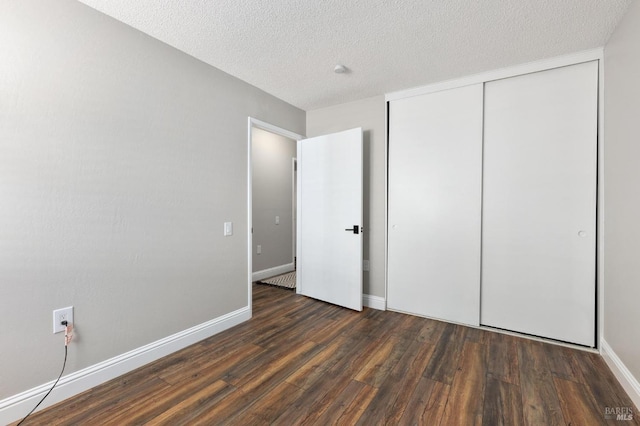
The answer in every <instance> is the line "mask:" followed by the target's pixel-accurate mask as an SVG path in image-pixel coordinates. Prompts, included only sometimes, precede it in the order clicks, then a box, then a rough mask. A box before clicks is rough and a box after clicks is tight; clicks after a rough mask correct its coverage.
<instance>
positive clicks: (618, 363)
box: [600, 339, 640, 417]
mask: <svg viewBox="0 0 640 426" xmlns="http://www.w3.org/2000/svg"><path fill="white" fill-rule="evenodd" d="M600 351H601V353H602V358H604V361H605V362H606V363H607V365H608V366H609V368H610V369H611V371H612V372H613V374H614V375H615V376H616V378H617V379H618V381H619V382H620V384H621V385H622V387H623V388H624V390H625V391H626V392H627V394H629V398H631V400H632V401H633V403H634V404H635V405H636V408H638V409H640V383H639V382H638V379H636V378H635V377H633V374H631V371H629V369H628V368H627V366H626V365H624V363H623V362H622V360H621V359H620V358H618V355H616V353H615V352H614V351H613V349H612V348H611V346H609V344H608V343H607V342H606V341H605V340H604V339H602V340H601V341H600ZM637 415H640V413H637V412H634V417H635V416H637Z"/></svg>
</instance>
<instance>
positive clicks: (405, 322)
mask: <svg viewBox="0 0 640 426" xmlns="http://www.w3.org/2000/svg"><path fill="white" fill-rule="evenodd" d="M253 291H254V293H253V295H254V296H253V297H254V305H253V309H254V316H253V319H251V320H250V321H248V322H246V323H244V324H241V325H239V326H237V327H234V328H233V329H230V330H227V331H225V332H223V333H220V334H218V335H216V336H213V337H211V338H209V339H207V340H204V341H202V342H200V343H197V344H195V345H193V346H190V347H188V348H186V349H184V350H182V351H180V352H177V353H175V354H173V355H170V356H167V357H165V358H162V359H160V360H158V361H156V362H154V363H152V364H149V365H146V366H144V367H142V368H140V369H138V370H135V371H133V372H131V373H129V374H126V375H124V376H122V377H119V378H117V379H114V380H112V381H110V382H108V383H105V384H103V385H101V386H98V387H96V388H94V389H91V390H89V391H87V392H85V393H83V394H80V395H78V396H76V397H74V398H71V399H69V400H67V401H64V402H62V403H60V404H57V405H56V406H53V407H51V408H48V409H46V410H43V411H41V412H38V413H35V414H34V415H32V417H30V418H29V420H28V421H27V422H25V423H24V424H32V425H35V424H47V425H49V424H53V425H125V424H167V425H176V424H177V425H183V424H202V425H219V424H233V425H260V424H278V425H298V424H314V425H315V424H317V425H329V424H343V425H352V424H361V425H378V424H391V425H396V424H398V425H457V424H460V425H476V424H484V425H521V424H528V425H563V424H567V425H569V424H570V425H600V424H611V425H614V424H615V425H619V426H620V425H640V422H639V421H638V417H640V412H638V411H637V409H636V408H633V410H634V416H633V417H634V419H633V420H632V421H616V420H615V419H613V420H608V419H605V408H607V407H633V405H632V402H631V401H630V399H629V398H628V396H627V395H626V394H625V393H624V391H623V390H622V388H621V386H620V385H619V384H618V382H617V381H616V379H615V378H614V376H613V375H612V373H611V372H610V371H609V369H608V368H607V366H606V365H605V363H604V361H603V360H602V358H601V357H600V356H599V355H597V354H593V353H589V352H584V351H579V350H574V349H569V348H565V347H561V346H556V345H551V344H545V343H540V342H537V341H532V340H527V339H523V338H518V337H513V336H509V335H505V334H499V333H493V332H487V331H484V330H477V329H472V328H467V327H462V326H458V325H453V324H447V323H443V322H439V321H433V320H428V319H424V318H418V317H414V316H409V315H403V314H399V313H394V312H382V311H376V310H372V309H365V310H364V311H363V312H361V313H357V312H352V311H349V310H347V309H342V308H339V307H336V306H333V305H329V304H326V303H322V302H318V301H315V300H312V299H308V298H305V297H302V296H298V295H296V294H295V293H294V292H291V291H289V290H282V289H278V288H274V287H269V286H262V285H258V286H256V285H254V290H253Z"/></svg>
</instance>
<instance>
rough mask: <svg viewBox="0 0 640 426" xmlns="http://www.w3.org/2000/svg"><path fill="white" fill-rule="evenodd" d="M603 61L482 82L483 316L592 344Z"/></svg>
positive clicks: (515, 327) (486, 321)
mask: <svg viewBox="0 0 640 426" xmlns="http://www.w3.org/2000/svg"><path fill="white" fill-rule="evenodd" d="M597 106H598V63H597V62H588V63H583V64H579V65H573V66H568V67H564V68H557V69H553V70H549V71H544V72H538V73H533V74H528V75H523V76H518V77H514V78H508V79H504V80H499V81H493V82H489V83H486V85H485V111H484V116H485V129H484V135H485V137H484V178H483V224H482V306H481V323H482V324H483V325H488V326H493V327H498V328H502V329H507V330H513V331H519V332H523V333H528V334H532V335H536V336H542V337H547V338H552V339H558V340H562V341H566V342H572V343H577V344H581V345H586V346H594V336H595V291H596V290H595V254H596V250H595V242H596V227H595V225H596V216H595V215H596V161H597V146H596V145H597V121H598V118H597Z"/></svg>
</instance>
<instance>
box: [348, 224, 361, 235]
mask: <svg viewBox="0 0 640 426" xmlns="http://www.w3.org/2000/svg"><path fill="white" fill-rule="evenodd" d="M345 231H353V233H354V234H359V233H360V227H359V226H358V225H353V228H348V229H345Z"/></svg>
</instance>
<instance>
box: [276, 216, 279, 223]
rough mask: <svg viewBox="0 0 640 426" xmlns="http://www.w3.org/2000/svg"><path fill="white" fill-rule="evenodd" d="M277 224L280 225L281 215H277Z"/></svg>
mask: <svg viewBox="0 0 640 426" xmlns="http://www.w3.org/2000/svg"><path fill="white" fill-rule="evenodd" d="M276 225H280V216H276Z"/></svg>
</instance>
